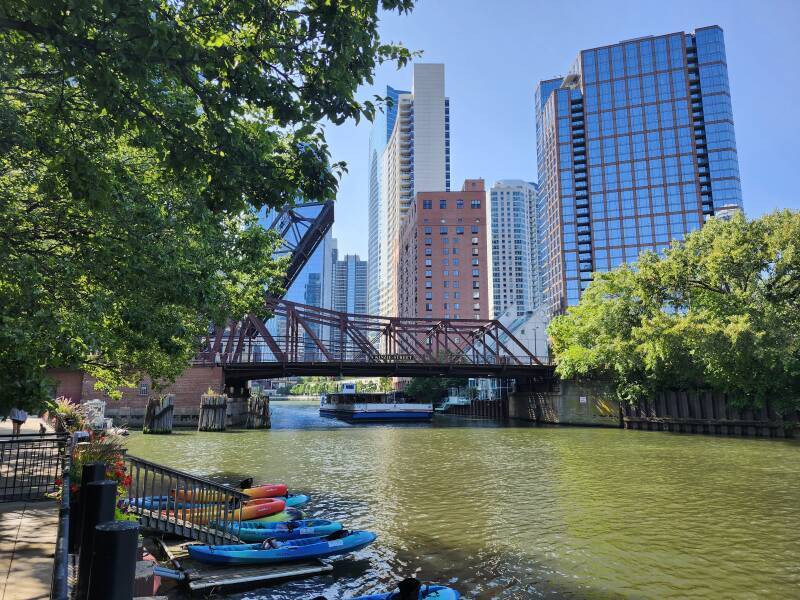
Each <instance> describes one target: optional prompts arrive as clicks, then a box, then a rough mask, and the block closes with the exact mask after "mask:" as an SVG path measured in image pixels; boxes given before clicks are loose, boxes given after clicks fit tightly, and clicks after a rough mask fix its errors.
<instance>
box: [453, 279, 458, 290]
mask: <svg viewBox="0 0 800 600" xmlns="http://www.w3.org/2000/svg"><path fill="white" fill-rule="evenodd" d="M458 285H459V284H458V279H456V280H455V281H454V282H453V287H454V288H457V287H458Z"/></svg>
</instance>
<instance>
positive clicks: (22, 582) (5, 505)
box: [0, 501, 58, 600]
mask: <svg viewBox="0 0 800 600" xmlns="http://www.w3.org/2000/svg"><path fill="white" fill-rule="evenodd" d="M57 533H58V504H57V503H56V502H52V501H46V502H2V503H0V600H33V599H35V598H49V597H50V585H51V581H52V577H53V556H54V554H55V551H56V535H57Z"/></svg>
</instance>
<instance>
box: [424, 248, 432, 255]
mask: <svg viewBox="0 0 800 600" xmlns="http://www.w3.org/2000/svg"><path fill="white" fill-rule="evenodd" d="M432 253H433V250H432V249H431V248H425V256H430V255H431V254H432Z"/></svg>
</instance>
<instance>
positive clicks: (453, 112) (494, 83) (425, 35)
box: [326, 0, 800, 259]
mask: <svg viewBox="0 0 800 600" xmlns="http://www.w3.org/2000/svg"><path fill="white" fill-rule="evenodd" d="M705 25H720V26H721V27H722V28H723V29H724V30H725V43H726V49H727V55H728V73H729V77H730V85H731V95H732V99H733V116H734V121H735V127H736V138H737V140H736V141H737V146H738V150H739V167H740V170H741V177H742V192H743V195H744V206H745V211H746V213H747V214H748V215H749V216H757V215H760V214H763V213H765V212H769V211H772V210H774V209H775V208H792V209H800V195H799V194H798V193H797V183H796V181H797V180H796V178H797V176H798V172H800V156H799V154H800V153H798V138H800V125H798V122H800V118H799V117H798V109H797V107H796V106H797V102H798V99H800V77H798V64H799V63H800V35H798V29H800V0H790V1H777V0H774V1H769V0H762V1H755V0H751V1H731V0H716V1H708V0H689V1H686V0H678V1H675V0H670V2H664V1H660V2H656V1H641V2H637V1H622V0H619V1H613V2H612V1H602V0H601V1H596V2H590V1H588V0H580V1H576V0H556V1H532V0H528V1H525V0H494V1H488V0H421V1H420V2H419V4H418V6H417V8H416V9H415V10H414V11H413V12H412V13H411V15H408V16H404V17H399V16H396V15H385V16H384V18H383V21H382V23H381V27H380V32H381V39H382V40H384V41H394V42H402V43H403V44H404V45H405V46H406V47H408V48H410V49H413V50H422V51H423V53H424V54H423V56H422V58H421V59H420V60H421V61H423V62H443V63H444V64H445V78H446V80H445V89H446V92H447V95H448V96H449V97H450V122H451V125H450V127H451V169H452V170H451V177H452V179H451V185H452V187H453V188H454V189H458V188H459V187H460V186H461V183H462V181H463V180H464V179H465V178H467V177H483V178H484V179H486V181H487V185H491V183H492V182H494V181H496V180H497V179H510V178H514V179H527V180H531V181H536V179H537V177H536V138H535V123H534V112H533V93H534V90H535V88H536V84H537V83H538V82H539V80H541V79H547V78H550V77H554V76H557V75H561V74H563V73H564V72H565V71H566V70H567V68H568V67H569V65H570V64H571V63H572V61H573V60H574V58H575V56H576V55H577V53H578V51H579V50H581V49H585V48H593V47H596V46H602V45H606V44H613V43H615V42H618V41H621V40H625V39H629V38H634V37H639V36H643V35H657V34H664V33H670V32H675V31H692V30H694V29H695V28H697V27H703V26H705ZM387 84H389V85H392V86H395V87H398V88H400V89H410V85H411V69H410V68H406V69H404V70H402V71H397V70H396V68H395V67H394V65H385V66H383V67H381V68H380V69H379V70H378V72H377V73H376V76H375V85H374V87H365V88H363V89H362V90H360V92H359V95H360V96H361V97H362V98H364V99H369V98H371V96H372V94H375V93H377V94H383V93H384V91H385V89H386V85H387ZM370 126H371V125H370V124H369V123H362V124H361V125H359V126H357V127H356V126H355V125H353V124H352V123H348V124H345V125H342V126H339V127H334V126H330V125H329V126H328V127H327V132H326V134H327V138H328V142H329V144H330V146H331V151H332V154H333V158H334V159H335V160H344V161H346V162H347V164H348V168H349V173H348V174H347V175H345V176H344V177H343V179H342V181H341V185H340V189H339V195H338V200H337V203H336V222H335V225H334V229H333V233H334V236H335V237H337V238H338V240H339V251H340V253H349V254H350V253H358V254H360V255H361V257H362V258H364V259H366V257H367V235H366V232H367V148H368V138H369V130H370ZM791 181H795V184H792V183H791Z"/></svg>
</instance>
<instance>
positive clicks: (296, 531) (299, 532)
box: [227, 519, 342, 543]
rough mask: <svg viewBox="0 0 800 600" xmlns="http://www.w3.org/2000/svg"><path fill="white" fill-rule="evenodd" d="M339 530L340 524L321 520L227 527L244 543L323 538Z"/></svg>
mask: <svg viewBox="0 0 800 600" xmlns="http://www.w3.org/2000/svg"><path fill="white" fill-rule="evenodd" d="M341 529H342V524H341V523H338V522H336V521H326V520H323V519H303V520H301V521H290V522H284V523H264V522H261V521H246V522H243V523H242V524H241V525H239V524H237V523H231V524H229V525H228V527H227V530H228V531H229V532H230V533H232V534H233V535H235V536H236V537H238V538H239V539H240V540H241V541H242V542H245V543H253V542H263V541H264V540H266V539H274V540H279V541H284V540H296V539H300V538H307V537H323V536H326V535H330V534H332V533H335V532H337V531H340V530H341Z"/></svg>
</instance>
